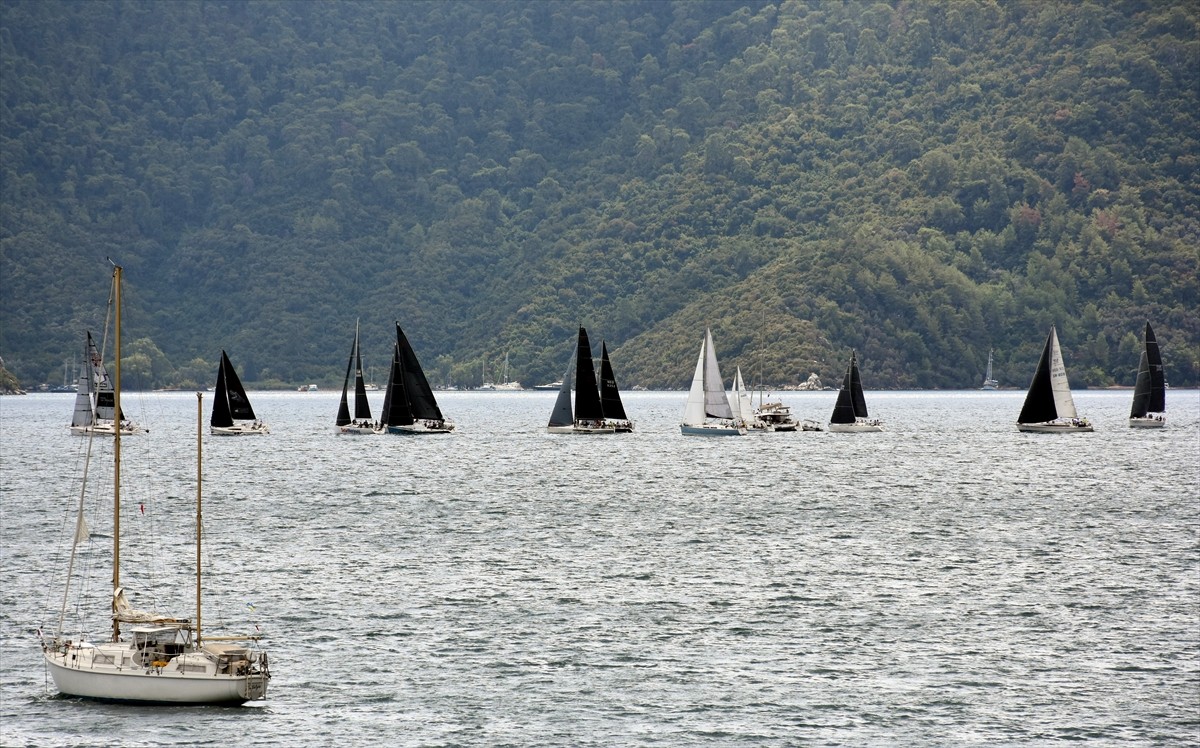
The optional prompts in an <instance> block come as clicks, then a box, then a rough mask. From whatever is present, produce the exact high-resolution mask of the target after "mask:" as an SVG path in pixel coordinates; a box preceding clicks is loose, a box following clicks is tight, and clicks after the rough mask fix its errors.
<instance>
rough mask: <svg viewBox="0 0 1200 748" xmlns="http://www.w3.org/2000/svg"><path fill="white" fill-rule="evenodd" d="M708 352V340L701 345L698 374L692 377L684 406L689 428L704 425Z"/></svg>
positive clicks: (684, 417) (685, 418) (685, 421)
mask: <svg viewBox="0 0 1200 748" xmlns="http://www.w3.org/2000/svg"><path fill="white" fill-rule="evenodd" d="M706 350H708V338H707V337H706V338H705V339H704V342H703V343H701V344H700V356H699V358H697V359H696V373H695V374H693V375H692V386H691V388H690V389H689V390H688V399H687V404H686V405H684V406H683V422H684V423H685V424H687V425H688V426H702V425H704V353H705V351H706Z"/></svg>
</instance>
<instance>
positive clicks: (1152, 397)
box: [1129, 322, 1167, 418]
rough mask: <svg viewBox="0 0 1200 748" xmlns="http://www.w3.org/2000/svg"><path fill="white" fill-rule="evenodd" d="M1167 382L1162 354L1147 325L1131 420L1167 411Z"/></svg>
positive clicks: (1147, 324)
mask: <svg viewBox="0 0 1200 748" xmlns="http://www.w3.org/2000/svg"><path fill="white" fill-rule="evenodd" d="M1166 389H1167V388H1166V381H1165V377H1164V376H1163V364H1162V353H1161V352H1160V351H1159V350H1158V339H1157V338H1155V337H1154V330H1153V329H1151V327H1150V323H1149V322H1147V323H1146V342H1145V347H1144V348H1143V349H1142V356H1141V360H1140V361H1138V374H1137V383H1136V384H1135V385H1134V388H1133V408H1132V409H1131V410H1130V411H1129V417H1130V418H1145V417H1146V416H1147V415H1148V414H1150V413H1164V412H1166V409H1167V396H1166Z"/></svg>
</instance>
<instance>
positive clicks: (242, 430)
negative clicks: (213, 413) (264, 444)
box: [210, 423, 271, 436]
mask: <svg viewBox="0 0 1200 748" xmlns="http://www.w3.org/2000/svg"><path fill="white" fill-rule="evenodd" d="M210 428H211V430H212V435H213V436H257V435H260V434H269V433H271V429H269V428H267V424H265V423H260V424H257V425H255V424H250V425H245V426H243V425H241V424H237V423H235V424H234V425H232V426H211V427H210Z"/></svg>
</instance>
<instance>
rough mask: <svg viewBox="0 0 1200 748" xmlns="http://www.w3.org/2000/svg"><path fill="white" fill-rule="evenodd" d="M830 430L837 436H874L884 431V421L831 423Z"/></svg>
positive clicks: (864, 420)
mask: <svg viewBox="0 0 1200 748" xmlns="http://www.w3.org/2000/svg"><path fill="white" fill-rule="evenodd" d="M829 430H830V431H831V432H832V433H835V434H872V433H877V432H880V431H883V421H875V420H870V421H868V420H866V419H863V418H860V419H858V420H857V421H855V422H854V423H832V422H831V423H830V424H829Z"/></svg>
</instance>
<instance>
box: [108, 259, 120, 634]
mask: <svg viewBox="0 0 1200 748" xmlns="http://www.w3.org/2000/svg"><path fill="white" fill-rule="evenodd" d="M109 262H112V260H111V259H110V260H109ZM113 300H114V301H113V306H114V307H115V308H116V316H115V319H116V322H115V324H114V326H113V332H114V335H113V339H114V341H115V345H114V347H113V357H114V367H113V368H114V375H113V576H112V585H113V586H112V588H113V599H112V626H113V628H112V640H113V641H120V639H121V622H120V621H118V620H117V590H119V589H121V266H120V265H117V264H116V263H113Z"/></svg>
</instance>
